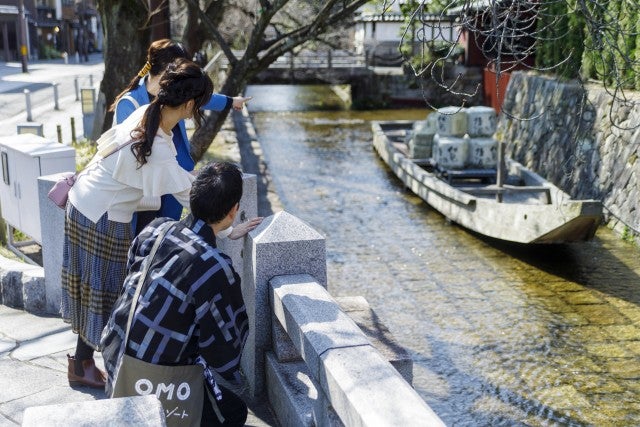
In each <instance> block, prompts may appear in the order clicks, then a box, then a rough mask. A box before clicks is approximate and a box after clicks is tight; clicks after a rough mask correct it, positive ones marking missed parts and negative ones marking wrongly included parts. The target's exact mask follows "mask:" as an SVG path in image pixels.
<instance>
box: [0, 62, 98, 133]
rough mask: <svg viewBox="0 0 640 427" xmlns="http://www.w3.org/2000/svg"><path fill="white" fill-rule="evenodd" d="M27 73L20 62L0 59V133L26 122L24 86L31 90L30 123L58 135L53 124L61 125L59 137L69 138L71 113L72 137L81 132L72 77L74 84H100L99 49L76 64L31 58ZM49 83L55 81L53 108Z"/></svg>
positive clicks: (78, 107) (79, 109)
mask: <svg viewBox="0 0 640 427" xmlns="http://www.w3.org/2000/svg"><path fill="white" fill-rule="evenodd" d="M28 70H29V72H28V73H26V74H25V73H23V72H22V67H21V64H20V62H0V136H9V135H14V134H15V133H16V127H17V125H18V124H22V123H27V112H26V98H25V95H24V90H25V89H28V90H29V91H30V92H31V105H32V118H33V123H41V124H43V128H44V136H45V137H46V138H50V139H53V140H56V141H57V139H58V137H57V131H56V126H57V125H60V126H61V129H62V141H63V143H65V144H69V143H70V142H71V120H70V119H71V117H73V118H74V120H75V129H76V137H77V138H80V137H81V136H82V134H83V126H82V109H81V105H80V101H76V90H75V86H76V85H75V80H76V79H77V81H78V88H80V89H81V88H84V87H91V83H93V86H94V87H97V86H98V85H99V84H100V80H101V79H102V75H103V73H104V62H103V59H102V54H101V53H93V54H91V55H90V56H89V61H88V62H83V63H80V64H76V63H72V62H69V63H68V64H65V63H64V62H63V61H62V60H61V59H58V60H50V61H34V62H31V63H29V64H28ZM53 83H57V84H58V106H59V110H56V109H55V102H54V91H53V86H52V84H53Z"/></svg>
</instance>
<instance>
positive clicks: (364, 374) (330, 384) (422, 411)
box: [319, 346, 445, 427]
mask: <svg viewBox="0 0 640 427" xmlns="http://www.w3.org/2000/svg"><path fill="white" fill-rule="evenodd" d="M321 359H322V372H321V376H320V378H319V384H320V386H321V388H322V390H324V392H325V393H326V395H327V396H328V398H329V399H330V401H331V404H332V406H333V408H334V409H335V411H336V413H337V414H338V415H339V416H340V419H341V420H342V422H343V423H344V424H345V425H348V426H372V425H397V426H408V425H411V426H429V427H435V426H444V425H445V424H444V423H443V422H442V420H440V418H439V417H438V416H437V415H436V413H435V412H433V410H432V409H431V408H430V407H429V406H428V405H427V404H426V403H425V402H424V400H422V398H421V397H420V396H419V395H418V393H416V391H415V390H414V389H413V388H412V387H411V386H410V385H409V384H408V383H407V382H406V381H405V380H404V379H403V378H402V376H400V374H399V373H398V372H397V371H396V370H395V369H394V368H393V367H392V366H391V365H390V364H389V362H387V361H386V360H384V359H383V358H382V356H381V355H380V353H379V352H378V351H376V350H375V349H374V348H373V347H372V346H358V347H349V348H335V349H329V350H328V351H327V352H325V353H324V354H323V355H322V356H321Z"/></svg>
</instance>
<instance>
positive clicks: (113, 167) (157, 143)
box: [69, 105, 195, 223]
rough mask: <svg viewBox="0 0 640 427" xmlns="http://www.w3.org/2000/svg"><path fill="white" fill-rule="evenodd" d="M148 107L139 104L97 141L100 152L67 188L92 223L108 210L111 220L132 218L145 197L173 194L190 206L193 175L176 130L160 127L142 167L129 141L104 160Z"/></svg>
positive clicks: (123, 140) (72, 199)
mask: <svg viewBox="0 0 640 427" xmlns="http://www.w3.org/2000/svg"><path fill="white" fill-rule="evenodd" d="M146 109H147V105H144V106H142V107H140V108H138V109H137V110H136V111H134V112H133V113H132V114H131V116H129V117H128V118H127V120H125V121H124V122H122V123H121V124H120V125H118V126H116V127H114V128H112V129H111V130H110V131H107V132H110V134H108V133H105V134H104V135H103V137H101V138H100V140H98V153H97V154H96V156H95V157H94V159H93V160H92V162H91V163H90V165H89V166H88V167H87V168H85V170H84V171H82V172H81V173H80V175H79V176H78V179H77V180H76V183H75V185H74V186H73V187H72V188H71V191H69V201H70V202H71V204H73V206H75V207H76V209H78V210H79V211H80V212H81V213H82V214H83V215H84V216H86V217H87V218H89V219H90V220H91V221H93V222H98V220H99V219H100V217H101V216H102V215H104V213H105V212H107V215H108V218H109V220H110V221H116V222H125V223H126V222H131V219H132V216H133V212H135V210H136V208H137V207H138V205H139V203H140V201H141V200H142V198H143V197H145V198H148V197H156V198H157V197H160V196H162V195H164V194H173V196H174V197H175V198H176V199H177V200H178V201H179V202H180V203H181V204H182V205H183V206H185V207H189V191H190V190H191V183H192V182H193V181H194V179H195V177H194V176H193V175H192V174H191V173H190V172H187V171H186V170H184V169H183V168H182V167H181V166H180V165H179V164H178V162H177V160H176V154H177V153H176V149H175V147H174V145H173V140H172V135H171V134H166V133H164V132H163V131H162V129H158V132H157V134H156V137H155V139H154V140H153V146H152V149H151V155H150V156H149V157H147V163H145V164H144V165H142V166H141V167H138V163H137V160H136V158H135V157H134V156H133V153H132V152H131V145H128V146H126V147H123V148H122V149H121V150H119V151H118V152H117V153H115V154H113V155H111V156H108V157H106V158H104V159H102V155H105V154H108V153H109V152H112V151H113V149H115V147H116V146H122V144H126V143H127V142H129V141H130V140H131V137H130V134H131V131H132V130H133V129H134V128H135V127H136V126H137V125H138V123H139V122H140V120H141V119H142V115H143V114H144V112H145V111H146Z"/></svg>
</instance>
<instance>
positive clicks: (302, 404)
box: [265, 352, 318, 427]
mask: <svg viewBox="0 0 640 427" xmlns="http://www.w3.org/2000/svg"><path fill="white" fill-rule="evenodd" d="M266 361H267V362H266V366H265V370H266V378H267V385H266V388H267V394H268V397H269V403H270V404H271V408H272V409H273V413H274V414H276V416H277V418H278V422H279V423H280V425H281V426H283V427H287V426H291V427H298V426H314V425H315V424H314V422H313V421H314V420H313V405H314V403H315V402H316V401H317V400H318V388H317V386H316V384H315V383H314V382H313V380H312V379H311V377H310V376H309V372H308V370H307V366H306V365H305V363H304V362H289V363H279V362H278V360H277V358H276V356H275V354H273V353H272V352H267V353H266Z"/></svg>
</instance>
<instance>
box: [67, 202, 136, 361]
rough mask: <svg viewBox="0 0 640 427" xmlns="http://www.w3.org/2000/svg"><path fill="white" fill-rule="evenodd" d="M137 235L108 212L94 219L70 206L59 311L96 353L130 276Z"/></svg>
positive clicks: (69, 204) (128, 225) (68, 205)
mask: <svg viewBox="0 0 640 427" xmlns="http://www.w3.org/2000/svg"><path fill="white" fill-rule="evenodd" d="M132 234H133V233H132V231H131V224H130V223H122V222H114V221H109V220H108V219H107V214H106V213H105V214H104V215H102V217H101V218H100V219H99V220H98V222H97V223H94V222H92V221H91V220H89V219H88V218H86V217H85V216H84V215H82V214H81V213H80V211H78V210H77V209H76V208H75V207H74V206H73V205H72V204H71V203H68V204H67V212H66V219H65V225H64V249H63V250H64V253H63V261H62V303H61V309H60V312H61V314H62V318H63V319H64V321H66V322H68V323H71V329H72V330H73V332H75V333H77V334H80V336H81V337H82V338H83V340H84V341H85V342H86V343H87V344H89V345H90V346H91V347H93V348H94V350H97V351H100V350H101V348H100V335H101V334H102V329H103V328H104V326H105V325H106V324H107V321H108V320H109V315H110V314H111V310H112V309H113V305H114V303H115V301H116V299H117V298H118V296H119V294H120V290H121V289H122V284H123V282H124V279H125V277H126V273H127V268H126V267H127V253H128V251H129V246H130V245H131V240H132V238H133V235H132Z"/></svg>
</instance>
